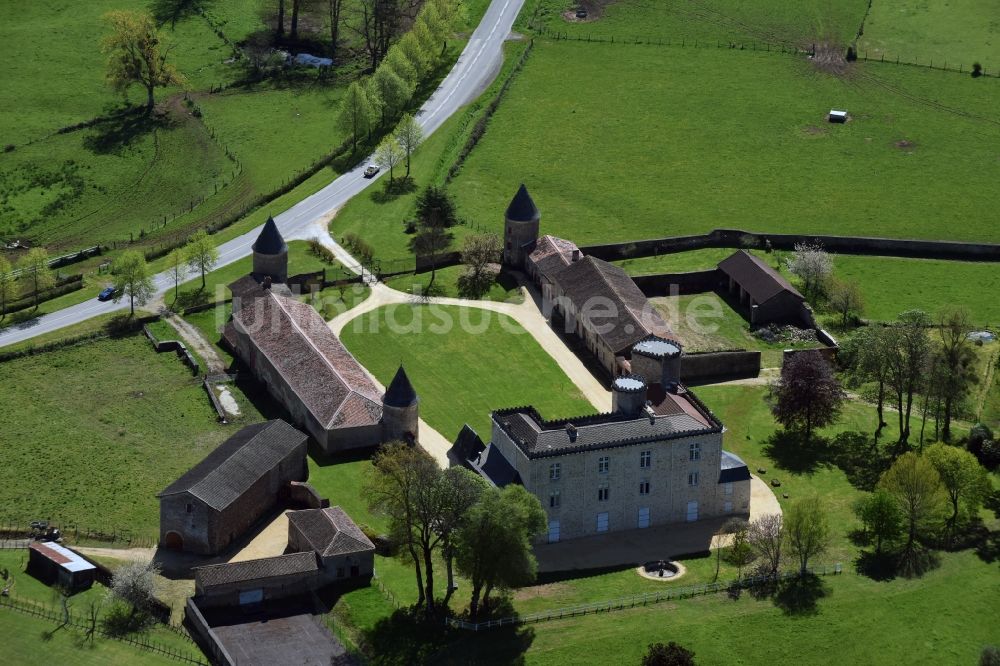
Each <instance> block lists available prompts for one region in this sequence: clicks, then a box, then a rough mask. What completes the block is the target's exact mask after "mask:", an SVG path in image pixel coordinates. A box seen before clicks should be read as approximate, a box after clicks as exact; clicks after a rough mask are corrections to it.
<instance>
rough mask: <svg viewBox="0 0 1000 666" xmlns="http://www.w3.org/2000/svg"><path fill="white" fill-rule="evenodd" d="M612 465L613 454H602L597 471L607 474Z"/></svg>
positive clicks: (598, 460)
mask: <svg viewBox="0 0 1000 666" xmlns="http://www.w3.org/2000/svg"><path fill="white" fill-rule="evenodd" d="M610 467H611V456H601V457H600V458H598V459H597V473H598V474H607V473H608V468H610Z"/></svg>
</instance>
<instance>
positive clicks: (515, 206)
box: [503, 183, 542, 268]
mask: <svg viewBox="0 0 1000 666" xmlns="http://www.w3.org/2000/svg"><path fill="white" fill-rule="evenodd" d="M541 217H542V215H541V213H539V212H538V207H537V206H535V202H534V201H532V200H531V195H530V194H528V188H526V187H525V186H524V183H522V184H521V187H520V188H519V189H518V190H517V194H515V195H514V198H513V199H511V201H510V205H509V206H507V214H506V216H505V220H504V230H503V263H504V265H505V266H511V267H513V268H521V267H522V266H523V265H524V259H525V257H526V253H525V252H524V251H523V247H524V245H525V244H526V243H532V242H534V241H536V240H538V223H539V220H541Z"/></svg>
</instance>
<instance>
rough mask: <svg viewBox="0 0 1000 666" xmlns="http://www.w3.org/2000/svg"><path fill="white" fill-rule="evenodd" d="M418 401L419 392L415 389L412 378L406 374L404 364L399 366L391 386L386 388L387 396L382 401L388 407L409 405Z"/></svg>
mask: <svg viewBox="0 0 1000 666" xmlns="http://www.w3.org/2000/svg"><path fill="white" fill-rule="evenodd" d="M415 402H417V392H416V391H414V390H413V384H411V383H410V378H409V377H407V376H406V371H405V370H403V366H399V370H397V371H396V376H395V377H393V378H392V382H390V383H389V388H387V389H386V390H385V398H383V399H382V403H383V404H384V405H386V406H387V407H409V406H410V405H412V404H413V403H415Z"/></svg>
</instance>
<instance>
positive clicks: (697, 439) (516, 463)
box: [452, 185, 750, 543]
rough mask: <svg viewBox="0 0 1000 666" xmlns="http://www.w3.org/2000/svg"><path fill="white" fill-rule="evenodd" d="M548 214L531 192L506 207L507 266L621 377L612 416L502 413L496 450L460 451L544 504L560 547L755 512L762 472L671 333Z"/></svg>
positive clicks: (624, 278) (635, 291)
mask: <svg viewBox="0 0 1000 666" xmlns="http://www.w3.org/2000/svg"><path fill="white" fill-rule="evenodd" d="M540 218H541V216H540V214H539V212H538V208H537V207H536V206H535V204H534V202H533V201H532V199H531V196H530V195H529V194H528V191H527V189H526V188H525V187H524V185H522V186H521V187H520V189H519V190H518V192H517V194H516V195H515V196H514V199H513V200H512V201H511V203H510V206H508V208H507V212H506V217H505V225H504V262H505V264H506V265H508V266H509V267H512V268H515V269H520V270H523V271H524V272H525V273H526V274H527V275H528V276H530V278H531V279H532V280H533V281H534V282H535V283H536V284H537V285H538V286H539V287H540V289H541V291H542V299H543V308H544V309H545V310H546V314H547V315H548V314H557V315H559V316H561V317H563V318H564V319H565V321H566V322H567V323H568V324H569V325H568V326H567V330H573V331H575V333H576V335H577V336H578V337H579V338H580V339H581V340H582V341H583V342H584V343H585V344H586V346H587V348H588V349H589V350H590V351H591V352H592V353H593V354H594V355H595V357H596V358H598V359H599V360H600V362H601V365H602V366H603V367H604V368H605V369H606V370H607V371H608V373H609V374H610V375H611V377H612V378H613V380H612V404H613V409H612V412H611V413H609V414H593V415H586V416H580V417H574V418H568V419H559V420H554V421H547V420H545V419H543V418H542V417H541V415H539V414H538V412H537V411H535V410H534V409H533V408H532V407H517V408H513V409H501V410H497V411H494V412H493V414H492V415H491V418H492V423H493V427H492V437H491V441H490V443H489V444H488V445H487V446H486V448H485V450H483V451H482V452H481V453H478V454H473V453H472V452H475V451H476V450H477V447H475V446H474V440H473V439H472V435H474V433H471V434H469V433H466V434H465V440H466V441H461V440H462V438H460V441H459V442H457V443H456V446H455V447H454V448H453V449H452V451H453V454H454V455H455V456H456V457H458V458H460V462H462V463H463V464H466V465H468V466H469V467H471V468H472V469H474V470H475V471H477V472H479V473H480V474H481V475H482V476H483V477H485V478H486V479H487V480H488V481H490V482H491V483H493V484H494V485H496V486H504V485H507V484H510V483H520V484H522V485H524V487H525V488H526V489H527V490H529V491H530V492H531V493H532V494H534V495H535V496H536V497H538V498H539V500H540V501H541V503H542V506H543V507H545V510H546V512H547V514H548V519H549V529H548V534H547V535H546V536H545V537H543V538H542V539H541V541H548V542H550V543H553V542H558V541H561V540H566V539H575V538H579V537H584V536H589V535H594V534H600V533H604V532H614V531H620V530H631V529H644V528H649V527H654V526H659V525H667V524H671V523H678V522H691V521H696V520H699V519H702V518H708V517H716V516H725V515H730V514H733V515H747V514H749V508H750V471H749V469H747V466H746V464H745V463H744V462H743V461H742V460H740V459H739V458H738V457H737V456H735V455H733V454H731V453H729V452H727V451H724V450H723V449H722V435H723V432H724V430H725V428H724V427H723V425H722V423H721V422H720V421H719V420H718V419H717V418H716V417H715V416H714V415H713V414H712V412H711V411H709V410H708V408H707V407H706V406H705V405H704V404H703V403H702V402H701V401H699V400H698V399H697V397H695V395H694V394H693V393H691V392H690V391H689V390H688V389H687V388H685V387H684V386H683V385H682V384H681V382H680V375H681V364H682V363H683V355H682V348H681V344H680V343H679V342H678V341H677V340H676V339H675V338H674V336H673V335H672V333H671V330H670V328H669V326H668V325H667V324H666V322H665V321H664V320H663V319H662V317H660V315H659V314H658V313H657V312H656V310H655V309H654V308H653V307H652V305H651V304H650V303H649V300H648V299H647V298H646V296H645V295H644V294H643V293H642V292H641V291H640V290H639V288H638V287H637V286H636V285H635V283H634V282H633V281H632V279H631V278H630V277H629V276H628V275H627V274H626V273H625V272H624V271H622V270H621V269H620V268H618V267H616V266H613V265H612V264H609V263H607V262H605V261H602V260H600V259H596V258H593V257H584V256H583V255H582V253H581V251H580V249H579V248H578V247H577V246H576V245H575V244H573V243H572V242H570V241H567V240H563V239H560V238H556V237H553V236H542V237H539V235H538V234H539V222H540ZM473 455H475V457H473ZM465 456H468V457H465Z"/></svg>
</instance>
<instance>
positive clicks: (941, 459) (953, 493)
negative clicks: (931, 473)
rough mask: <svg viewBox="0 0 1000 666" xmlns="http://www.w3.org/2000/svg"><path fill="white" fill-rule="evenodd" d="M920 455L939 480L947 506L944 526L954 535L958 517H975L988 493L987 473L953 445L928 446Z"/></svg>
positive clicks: (967, 453) (973, 458)
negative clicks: (948, 509)
mask: <svg viewBox="0 0 1000 666" xmlns="http://www.w3.org/2000/svg"><path fill="white" fill-rule="evenodd" d="M924 455H925V456H926V457H927V459H928V460H930V462H931V464H932V465H933V466H934V469H935V470H937V473H938V476H940V477H941V483H942V484H943V485H944V491H945V494H946V495H947V497H948V501H949V503H950V504H951V516H949V517H948V527H949V529H950V530H951V533H952V535H954V533H955V529H956V527H957V525H958V522H959V518H960V515H965V516H975V515H976V513H977V512H978V511H979V507H981V506H982V504H983V501H984V500H985V499H986V496H987V495H988V494H989V492H990V491H991V490H992V486H991V484H990V477H989V474H988V473H987V472H986V470H985V469H983V466H982V465H980V464H979V461H978V460H976V457H975V456H974V455H972V454H971V453H969V452H968V451H966V450H965V449H960V448H958V447H956V446H950V445H948V444H932V445H931V446H929V447H927V450H926V451H925V452H924Z"/></svg>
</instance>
